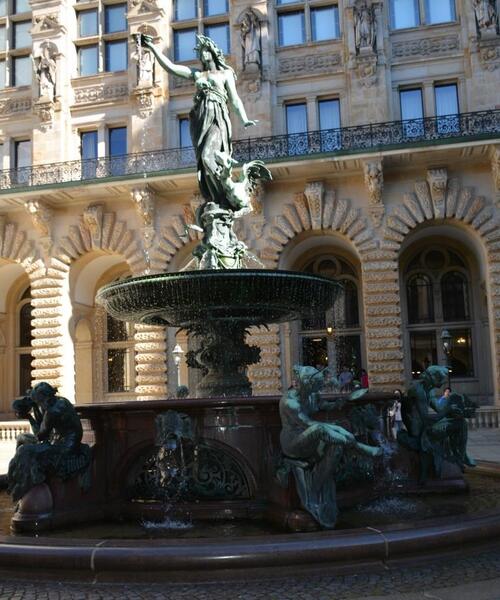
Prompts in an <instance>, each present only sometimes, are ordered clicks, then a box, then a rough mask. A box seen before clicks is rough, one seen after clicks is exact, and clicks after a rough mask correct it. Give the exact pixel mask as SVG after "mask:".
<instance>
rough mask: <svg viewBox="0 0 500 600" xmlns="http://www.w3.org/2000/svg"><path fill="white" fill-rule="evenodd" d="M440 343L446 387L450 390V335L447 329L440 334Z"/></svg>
mask: <svg viewBox="0 0 500 600" xmlns="http://www.w3.org/2000/svg"><path fill="white" fill-rule="evenodd" d="M441 343H442V344H443V352H444V355H445V356H446V368H447V369H448V387H449V388H451V372H450V371H451V363H450V358H451V334H450V332H449V331H448V330H447V329H443V331H442V333H441Z"/></svg>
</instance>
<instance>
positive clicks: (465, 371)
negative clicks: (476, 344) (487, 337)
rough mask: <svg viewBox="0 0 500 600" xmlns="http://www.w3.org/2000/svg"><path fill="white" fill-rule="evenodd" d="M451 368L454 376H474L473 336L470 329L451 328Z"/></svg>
mask: <svg viewBox="0 0 500 600" xmlns="http://www.w3.org/2000/svg"><path fill="white" fill-rule="evenodd" d="M449 331H450V334H451V357H450V358H451V361H450V362H451V365H450V366H451V369H450V373H451V375H452V376H453V377H474V362H473V358H472V336H471V330H470V329H450V330H449Z"/></svg>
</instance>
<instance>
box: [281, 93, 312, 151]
mask: <svg viewBox="0 0 500 600" xmlns="http://www.w3.org/2000/svg"><path fill="white" fill-rule="evenodd" d="M286 131H287V133H288V153H289V155H290V156H296V155H298V154H307V150H308V143H307V142H308V137H307V107H306V105H305V104H287V106H286Z"/></svg>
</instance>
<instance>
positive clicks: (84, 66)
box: [78, 46, 99, 75]
mask: <svg viewBox="0 0 500 600" xmlns="http://www.w3.org/2000/svg"><path fill="white" fill-rule="evenodd" d="M78 54H79V58H80V60H79V63H80V75H95V74H96V73H97V70H98V67H99V62H98V55H97V46H82V47H80V48H79V49H78Z"/></svg>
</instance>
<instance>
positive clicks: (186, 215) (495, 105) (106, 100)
mask: <svg viewBox="0 0 500 600" xmlns="http://www.w3.org/2000/svg"><path fill="white" fill-rule="evenodd" d="M0 13H1V16H0V87H1V88H2V89H1V90H0V135H1V138H0V143H1V145H0V161H1V168H2V171H1V172H0V282H1V286H0V412H2V414H4V415H7V414H8V411H9V406H10V403H11V400H12V398H13V397H15V396H16V395H18V394H19V393H21V392H22V391H23V390H24V389H25V388H26V387H28V386H29V385H30V383H32V382H36V381H41V380H45V381H49V382H51V383H52V384H54V385H56V386H57V387H58V388H59V391H60V393H61V394H63V395H65V396H67V397H68V398H70V399H72V400H75V401H76V402H78V403H81V402H93V401H101V400H105V401H106V400H115V399H128V398H140V399H155V398H163V397H166V396H167V395H168V394H171V393H172V392H173V391H174V389H175V386H176V384H177V375H179V376H180V381H181V383H189V384H190V386H192V385H194V381H195V378H196V373H193V372H190V373H188V371H187V368H186V366H185V364H184V361H182V360H181V365H180V371H179V373H177V369H176V364H175V360H174V356H173V354H172V351H173V348H174V346H175V345H176V344H177V343H178V344H180V346H181V347H182V348H183V350H184V351H187V350H188V347H189V345H190V343H191V341H190V340H188V339H187V338H186V336H185V335H184V334H183V332H176V331H175V330H168V331H165V330H164V329H161V328H155V327H149V326H135V327H134V326H130V325H124V324H121V323H118V322H116V321H113V320H112V319H110V318H108V317H107V316H106V315H105V314H104V313H103V311H102V309H101V308H100V307H99V306H96V304H95V301H94V298H95V293H96V291H97V289H99V287H100V286H101V285H103V284H105V283H108V282H110V281H113V280H115V279H117V278H120V277H125V276H129V275H139V274H142V273H145V272H149V273H157V272H162V271H176V270H179V269H182V268H184V267H185V266H186V265H187V264H188V263H189V261H190V258H191V251H192V249H193V248H194V246H195V244H196V235H197V234H196V233H195V232H193V230H190V229H189V228H188V227H187V226H188V225H189V224H191V223H192V222H193V220H194V212H195V210H196V208H197V207H198V206H199V204H200V202H201V198H200V195H199V192H198V187H197V179H196V173H195V169H194V154H193V151H192V149H191V148H190V139H189V120H188V115H189V110H190V106H191V99H192V94H193V88H192V86H191V84H190V83H189V82H186V81H184V80H180V79H177V78H175V77H172V76H169V75H168V74H167V73H166V72H165V71H163V70H162V69H161V68H160V67H159V66H158V65H157V64H155V61H154V59H153V57H152V56H151V55H150V53H149V52H148V51H147V50H145V49H144V48H141V47H140V46H138V45H137V44H136V41H135V38H134V36H133V34H135V33H138V32H142V33H145V34H148V35H151V36H152V37H153V38H154V39H155V41H156V42H157V44H158V46H159V47H160V48H161V49H162V51H163V52H164V53H165V54H167V55H168V56H169V57H170V58H171V59H172V60H174V61H177V62H183V63H185V64H188V65H193V66H196V64H197V62H196V60H195V58H196V57H195V56H194V52H193V47H194V45H195V36H196V34H197V33H203V34H205V35H208V36H210V37H212V38H213V39H214V40H216V41H217V43H218V44H219V46H220V47H221V48H222V49H223V50H224V51H225V53H226V54H227V56H228V61H229V63H230V64H231V65H232V66H233V68H234V69H235V72H236V74H237V76H238V80H237V86H238V91H239V94H240V96H241V98H242V100H243V102H244V104H245V106H246V108H247V112H248V114H249V117H250V118H251V119H258V120H259V123H258V125H257V127H255V128H252V129H247V130H245V129H243V128H242V126H241V125H240V124H239V123H237V122H236V121H235V122H234V131H233V137H234V139H235V140H237V141H236V142H235V147H234V153H235V156H237V157H238V158H239V159H241V161H245V160H248V159H249V158H260V159H262V160H264V161H265V162H266V163H267V164H268V166H269V167H270V169H271V171H272V174H273V181H272V182H271V183H269V184H266V185H265V186H263V187H262V189H259V191H258V193H257V194H256V195H255V198H254V209H255V210H254V213H253V214H252V215H250V216H248V217H247V218H246V219H243V220H242V221H241V223H240V224H239V231H238V234H239V236H240V237H241V239H242V240H243V241H245V243H246V244H247V245H248V246H249V248H250V250H251V252H252V253H253V254H254V255H255V257H256V258H257V260H258V261H259V262H260V263H261V264H263V265H265V266H266V267H268V268H281V269H295V270H297V269H298V270H306V271H309V272H315V273H322V274H324V275H326V276H333V277H336V278H338V279H339V280H341V281H342V282H343V284H344V287H343V290H344V291H343V293H342V295H341V297H340V298H339V301H338V303H337V307H336V309H335V311H334V313H332V314H327V315H318V316H317V319H313V320H308V321H303V322H300V323H299V322H295V323H290V324H287V325H284V326H280V327H277V326H275V327H271V328H270V329H269V330H265V329H263V330H256V331H253V332H252V333H251V337H252V338H253V343H255V344H258V345H259V346H260V347H261V350H262V352H261V360H260V363H259V364H257V365H254V366H253V367H251V369H250V371H251V372H250V376H251V379H252V381H253V385H254V391H255V393H257V394H274V393H280V392H281V390H283V389H284V388H285V389H286V386H287V385H288V384H289V381H290V372H291V366H292V365H293V364H294V363H296V362H301V363H308V364H314V365H318V364H319V365H324V364H329V365H330V366H333V368H334V369H335V370H337V371H340V370H341V369H342V368H343V367H349V368H353V369H355V370H359V369H361V368H364V369H366V370H367V371H368V375H369V380H370V387H372V388H373V389H378V390H390V391H392V390H394V389H395V388H401V387H403V386H405V385H408V383H409V382H410V381H411V379H412V378H413V377H416V376H418V374H419V373H420V372H421V371H422V370H423V369H424V368H425V367H426V366H427V365H429V364H433V363H441V364H443V363H445V362H446V361H448V363H449V365H450V369H451V383H452V386H453V387H454V388H456V389H458V390H459V391H463V392H467V393H469V394H471V396H472V397H473V398H475V399H476V400H478V401H479V402H480V403H481V404H490V405H491V404H495V403H496V402H497V403H498V402H500V397H499V394H500V390H499V388H500V352H499V350H500V229H499V221H500V100H499V98H500V35H499V21H498V15H499V6H498V5H497V4H496V3H495V1H494V0H484V1H481V0H440V2H432V1H431V0H385V1H384V2H382V1H377V0H367V1H364V0H357V1H352V0H268V1H259V0H255V1H253V2H249V1H248V0H177V1H175V0H163V1H162V0H130V2H129V3H128V4H126V3H124V2H121V1H120V0H81V1H79V2H71V1H69V0H31V2H28V0H4V2H3V3H0ZM443 331H444V332H445V337H446V332H449V334H450V335H449V337H450V338H451V349H450V352H449V353H448V355H445V349H444V347H443Z"/></svg>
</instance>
